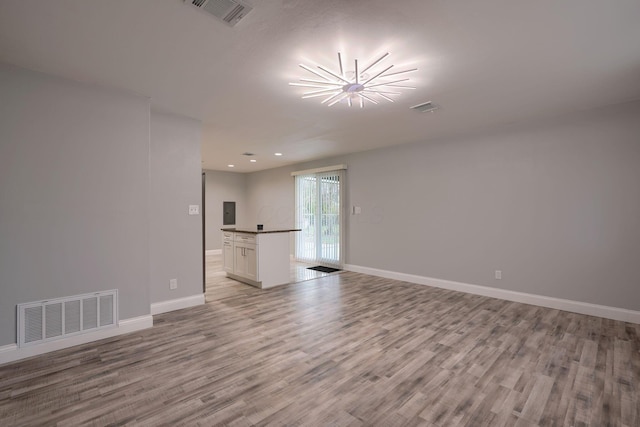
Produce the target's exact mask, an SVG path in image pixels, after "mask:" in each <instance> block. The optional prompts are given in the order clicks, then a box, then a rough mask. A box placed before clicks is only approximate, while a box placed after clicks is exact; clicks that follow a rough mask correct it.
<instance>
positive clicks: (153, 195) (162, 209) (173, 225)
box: [149, 110, 203, 303]
mask: <svg viewBox="0 0 640 427" xmlns="http://www.w3.org/2000/svg"><path fill="white" fill-rule="evenodd" d="M201 133H202V124H201V122H200V121H197V120H193V119H190V118H186V117H181V116H177V115H174V114H170V113H165V112H160V111H155V110H152V111H151V151H150V161H149V163H150V173H149V191H150V203H149V206H150V212H149V230H150V238H149V255H150V262H149V272H150V273H149V276H150V283H151V284H150V289H151V303H158V302H163V301H169V300H175V299H179V298H184V297H189V296H193V295H198V294H202V293H203V292H202V280H203V277H202V251H203V248H202V212H200V214H199V215H189V205H198V206H200V205H201V203H202V175H201V160H200V158H201V154H200V152H201V145H202V143H201V138H202V136H201ZM201 209H202V208H201V207H200V211H201ZM171 279H177V281H178V287H177V288H176V289H170V287H169V281H170V280H171Z"/></svg>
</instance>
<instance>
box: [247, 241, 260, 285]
mask: <svg viewBox="0 0 640 427" xmlns="http://www.w3.org/2000/svg"><path fill="white" fill-rule="evenodd" d="M244 255H245V256H244V257H245V261H246V263H247V264H246V267H247V268H246V270H245V277H246V278H247V279H251V280H255V281H256V282H257V281H258V253H257V251H256V246H255V245H247V246H246V247H245V248H244Z"/></svg>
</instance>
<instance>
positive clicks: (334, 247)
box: [294, 167, 345, 269]
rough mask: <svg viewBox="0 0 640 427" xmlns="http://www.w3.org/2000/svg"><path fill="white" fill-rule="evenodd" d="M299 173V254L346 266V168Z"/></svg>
mask: <svg viewBox="0 0 640 427" xmlns="http://www.w3.org/2000/svg"><path fill="white" fill-rule="evenodd" d="M294 174H295V207H296V228H300V229H301V230H302V231H300V232H298V233H296V240H295V258H296V260H299V261H303V262H306V263H311V264H314V265H315V264H319V265H321V266H326V267H332V268H338V269H340V268H342V265H343V263H344V262H343V256H344V251H343V241H344V238H343V234H344V233H343V228H344V227H343V222H344V219H343V215H342V206H343V204H344V203H343V199H344V194H343V193H344V190H343V187H344V175H345V173H344V169H343V168H341V167H336V169H335V170H326V169H323V170H321V171H302V172H297V173H294Z"/></svg>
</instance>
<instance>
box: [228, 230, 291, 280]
mask: <svg viewBox="0 0 640 427" xmlns="http://www.w3.org/2000/svg"><path fill="white" fill-rule="evenodd" d="M221 230H222V265H223V268H224V271H225V272H226V274H227V277H230V278H232V279H235V280H238V281H240V282H243V283H247V284H249V285H252V286H256V287H258V288H262V289H264V288H270V287H273V286H277V285H284V284H286V283H289V276H290V263H291V262H290V259H289V254H290V252H291V251H290V243H289V242H290V239H289V233H290V232H293V231H300V229H296V228H287V229H266V230H257V229H250V228H222V229H221Z"/></svg>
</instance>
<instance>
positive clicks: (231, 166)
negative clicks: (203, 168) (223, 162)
mask: <svg viewBox="0 0 640 427" xmlns="http://www.w3.org/2000/svg"><path fill="white" fill-rule="evenodd" d="M227 167H230V168H235V167H236V165H227Z"/></svg>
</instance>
